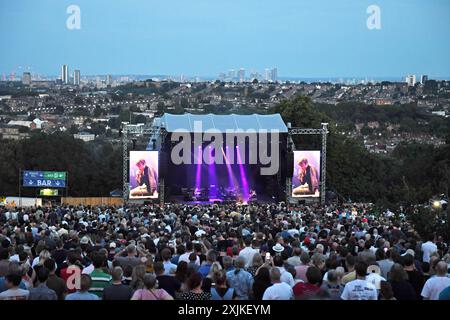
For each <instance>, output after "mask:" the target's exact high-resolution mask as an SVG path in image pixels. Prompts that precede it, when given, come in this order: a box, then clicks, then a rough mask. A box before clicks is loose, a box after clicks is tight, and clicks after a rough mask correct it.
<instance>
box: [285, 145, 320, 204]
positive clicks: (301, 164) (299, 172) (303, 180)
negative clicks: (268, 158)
mask: <svg viewBox="0 0 450 320" xmlns="http://www.w3.org/2000/svg"><path fill="white" fill-rule="evenodd" d="M319 196H320V151H311V150H308V151H306V150H304V151H294V170H293V176H292V197H296V198H307V197H319Z"/></svg>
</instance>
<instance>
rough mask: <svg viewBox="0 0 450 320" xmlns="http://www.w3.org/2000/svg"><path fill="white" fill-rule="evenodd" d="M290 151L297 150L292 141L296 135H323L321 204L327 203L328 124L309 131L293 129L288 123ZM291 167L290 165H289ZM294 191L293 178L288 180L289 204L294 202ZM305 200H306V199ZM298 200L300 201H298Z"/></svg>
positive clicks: (306, 129) (287, 195)
mask: <svg viewBox="0 0 450 320" xmlns="http://www.w3.org/2000/svg"><path fill="white" fill-rule="evenodd" d="M287 127H288V138H287V139H288V141H287V143H288V150H289V149H290V151H289V152H292V151H294V150H295V144H294V141H293V140H292V136H295V135H321V136H322V143H321V153H320V159H321V160H320V203H322V204H323V203H325V195H326V182H327V136H328V133H329V131H328V123H322V128H320V129H308V128H291V124H290V123H288V126H287ZM288 165H289V164H288ZM291 190H292V177H287V179H286V198H287V200H288V202H292V199H293V198H292V196H291ZM304 199H305V198H304ZM296 200H298V199H296Z"/></svg>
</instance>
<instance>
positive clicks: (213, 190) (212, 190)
mask: <svg viewBox="0 0 450 320" xmlns="http://www.w3.org/2000/svg"><path fill="white" fill-rule="evenodd" d="M213 152H214V150H213V149H212V147H211V146H209V153H208V156H209V159H208V162H209V163H208V176H209V177H208V178H209V179H208V181H209V198H210V199H217V176H216V163H215V160H214V155H213Z"/></svg>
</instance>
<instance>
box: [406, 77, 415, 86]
mask: <svg viewBox="0 0 450 320" xmlns="http://www.w3.org/2000/svg"><path fill="white" fill-rule="evenodd" d="M405 82H406V83H407V84H408V87H414V86H415V85H416V75H415V74H408V75H407V76H406V78H405Z"/></svg>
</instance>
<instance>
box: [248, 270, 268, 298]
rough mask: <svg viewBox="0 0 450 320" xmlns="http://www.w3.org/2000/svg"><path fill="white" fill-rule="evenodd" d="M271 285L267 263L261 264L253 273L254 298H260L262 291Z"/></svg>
mask: <svg viewBox="0 0 450 320" xmlns="http://www.w3.org/2000/svg"><path fill="white" fill-rule="evenodd" d="M271 285H272V280H271V278H270V268H269V267H268V266H267V265H262V266H261V267H260V268H259V269H258V270H257V271H256V275H255V280H254V282H253V287H252V292H253V297H254V299H255V300H262V298H263V295H264V292H265V291H266V289H267V288H268V287H270V286H271Z"/></svg>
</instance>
